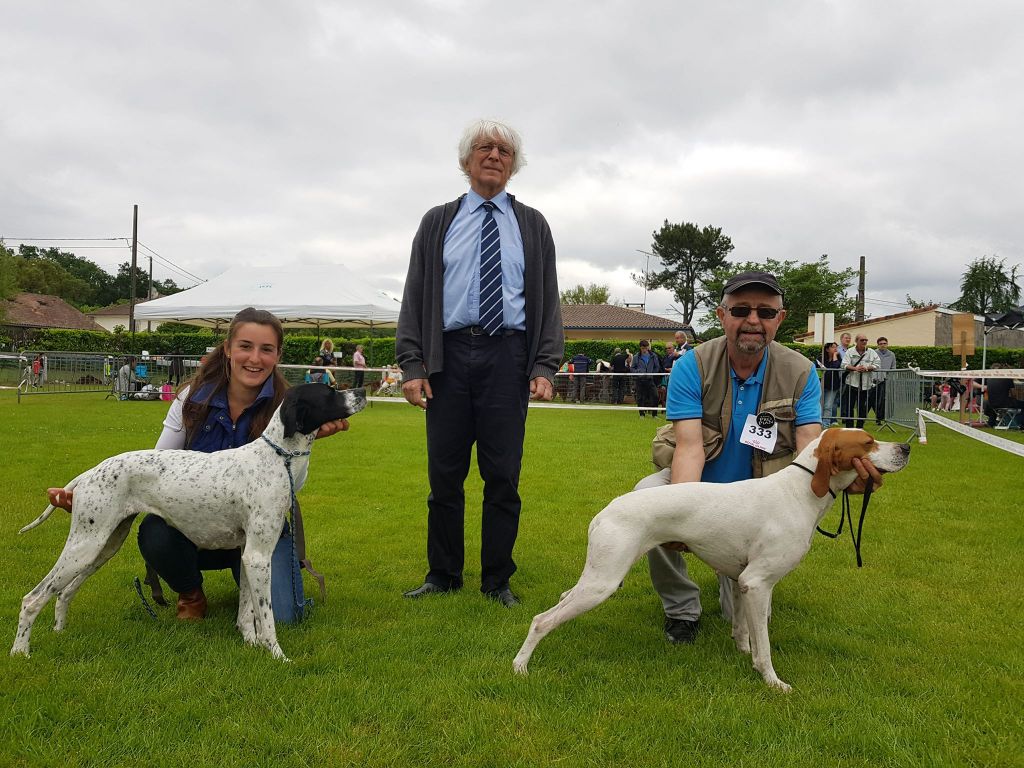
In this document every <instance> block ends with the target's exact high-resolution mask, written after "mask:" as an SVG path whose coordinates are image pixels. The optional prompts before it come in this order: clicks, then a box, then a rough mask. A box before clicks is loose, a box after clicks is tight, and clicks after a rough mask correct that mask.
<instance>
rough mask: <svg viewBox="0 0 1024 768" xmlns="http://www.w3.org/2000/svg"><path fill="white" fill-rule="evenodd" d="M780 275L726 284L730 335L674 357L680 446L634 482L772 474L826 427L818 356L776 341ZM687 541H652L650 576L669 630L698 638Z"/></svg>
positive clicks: (673, 404) (724, 316)
mask: <svg viewBox="0 0 1024 768" xmlns="http://www.w3.org/2000/svg"><path fill="white" fill-rule="evenodd" d="M782 299H783V292H782V288H781V287H780V286H779V283H778V281H777V280H776V279H775V277H774V275H771V274H769V273H767V272H741V273H740V274H738V275H735V276H733V277H732V278H730V279H729V280H728V282H726V284H725V289H724V291H723V293H722V301H721V305H720V306H719V307H718V308H717V310H716V313H717V315H718V320H719V322H720V323H721V324H722V330H723V331H724V332H725V334H724V335H723V336H720V337H719V338H716V339H712V340H711V341H706V342H704V343H703V344H701V345H700V346H699V347H697V348H696V349H694V350H693V352H691V353H690V354H687V355H685V356H684V357H682V358H680V359H679V360H678V361H677V362H676V364H675V369H676V370H675V372H674V373H673V375H672V376H671V378H670V379H669V387H668V402H667V404H666V410H667V416H668V418H669V420H670V421H671V422H672V424H673V428H672V435H673V436H674V438H675V449H674V451H673V452H672V458H671V466H668V467H665V468H663V469H662V470H661V471H660V472H656V473H655V474H653V475H650V476H648V477H646V478H644V479H643V480H641V481H640V482H639V483H637V485H636V489H637V490H639V489H641V488H652V487H655V486H659V485H667V484H669V483H687V482H697V481H702V482H712V483H731V482H733V481H735V480H747V479H749V478H752V477H764V476H765V475H769V474H771V473H773V472H777V471H778V470H780V469H782V468H784V467H786V466H787V465H789V463H790V462H791V461H793V459H794V458H796V455H797V454H798V453H799V452H800V451H801V450H803V448H804V447H805V446H806V445H807V444H808V443H810V442H811V441H812V440H814V438H816V437H817V436H818V434H819V433H820V432H821V385H820V383H819V382H818V377H817V376H816V375H815V374H814V372H813V368H812V365H811V362H810V361H809V360H808V359H807V358H805V357H804V356H803V355H800V354H798V353H797V352H794V351H792V350H790V349H787V348H786V347H784V346H782V345H781V344H778V343H776V342H775V341H774V338H775V334H776V332H777V331H778V330H779V326H780V325H781V324H782V321H783V320H784V319H785V317H786V310H785V309H783V306H782ZM679 549H680V547H679V545H673V544H671V543H670V544H669V545H668V546H661V547H656V548H655V549H652V550H651V551H650V552H649V553H648V556H647V559H648V564H649V566H650V570H651V581H652V583H653V584H654V588H655V589H656V590H657V592H658V594H659V595H660V597H661V601H662V606H663V608H664V610H665V635H666V637H667V638H668V640H669V641H670V642H672V643H692V642H693V641H694V639H695V638H696V636H697V630H698V626H699V619H700V614H701V605H700V590H699V588H698V587H697V585H696V584H695V583H694V582H693V581H692V580H691V579H690V578H689V575H688V574H687V570H686V563H685V561H684V560H683V558H682V556H681V555H680V554H679V551H678V550H679ZM719 596H720V598H721V604H722V613H723V614H724V615H725V617H726V618H727V619H730V620H731V619H732V582H731V581H730V580H729V579H727V578H726V577H724V576H719Z"/></svg>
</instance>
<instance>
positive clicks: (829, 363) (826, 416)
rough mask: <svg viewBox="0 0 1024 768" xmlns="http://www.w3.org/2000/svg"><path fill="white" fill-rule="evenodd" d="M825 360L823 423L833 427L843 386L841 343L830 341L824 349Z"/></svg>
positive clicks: (823, 365)
mask: <svg viewBox="0 0 1024 768" xmlns="http://www.w3.org/2000/svg"><path fill="white" fill-rule="evenodd" d="M824 357H825V362H824V363H823V364H821V365H822V367H823V368H824V369H825V373H824V374H823V375H822V377H821V388H822V391H823V393H824V404H823V405H822V409H821V411H822V423H823V424H824V425H825V426H826V427H831V426H832V425H833V424H835V423H836V421H837V420H836V408H837V407H838V405H839V391H840V389H841V388H842V386H843V371H842V368H843V360H842V358H841V357H839V345H838V344H836V343H835V342H834V341H830V342H829V343H828V344H826V345H825V349H824Z"/></svg>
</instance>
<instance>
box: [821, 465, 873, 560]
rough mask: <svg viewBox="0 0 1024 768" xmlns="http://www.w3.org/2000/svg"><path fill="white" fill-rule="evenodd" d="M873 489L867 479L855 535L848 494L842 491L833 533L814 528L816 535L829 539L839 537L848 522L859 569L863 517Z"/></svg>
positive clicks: (871, 483)
mask: <svg viewBox="0 0 1024 768" xmlns="http://www.w3.org/2000/svg"><path fill="white" fill-rule="evenodd" d="M873 487H874V483H873V482H872V480H871V478H870V477H869V478H868V481H867V484H866V485H865V486H864V502H863V504H862V505H861V508H860V520H858V521H857V533H856V534H855V533H854V532H853V513H852V512H851V511H850V492H849V491H843V509H842V511H841V512H840V513H839V527H838V528H837V529H836V532H835V533H829V532H828V531H826V530H825V529H824V528H822V527H821V526H820V525H818V526H815V527H816V528H817V529H818V533H820V534H822V535H824V536H828V537H829V538H830V539H835V538H838V537H839V534H841V533H842V532H843V523H844V522H845V521H846V520H849V521H850V538H851V539H852V540H853V550H854V552H856V553H857V567H858V568H860V567H861V566H863V565H864V561H863V560H861V556H860V542H861V538H862V536H863V533H864V516H865V515H866V514H867V512H868V500H869V499H870V498H871V489H872V488H873Z"/></svg>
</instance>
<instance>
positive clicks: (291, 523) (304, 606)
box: [260, 435, 313, 621]
mask: <svg viewBox="0 0 1024 768" xmlns="http://www.w3.org/2000/svg"><path fill="white" fill-rule="evenodd" d="M260 437H262V438H263V439H264V440H265V441H266V443H267V445H269V446H270V447H271V448H273V449H274V451H275V452H276V453H277V455H278V456H280V457H281V458H283V459H284V468H285V469H286V470H288V490H289V493H290V494H291V505H290V508H289V510H288V513H289V514H288V532H289V534H290V536H291V540H292V567H290V568H289V569H288V571H289V575H290V576H291V580H292V602H294V603H295V610H296V613H297V614H298V616H299V621H302V620H303V619H305V618H306V616H307V614H308V612H309V610H310V609H311V608H312V607H313V598H311V597H309V598H306V599H305V600H300V599H299V591H298V588H297V586H296V584H295V568H294V566H295V564H296V563H297V562H298V561H299V555H298V553H297V552H296V551H295V509H296V507H297V506H298V499H297V498H296V497H295V477H294V476H293V475H292V460H293V459H297V458H299V457H300V456H309V454H310V451H286V450H285V449H284V448H282V447H281V446H279V445H277V444H276V443H274V441H273V440H271V439H270V438H269V437H267V436H266V435H260ZM299 578H300V579H301V578H302V574H301V571H300V574H299Z"/></svg>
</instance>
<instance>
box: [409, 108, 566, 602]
mask: <svg viewBox="0 0 1024 768" xmlns="http://www.w3.org/2000/svg"><path fill="white" fill-rule="evenodd" d="M524 163H525V160H524V158H523V150H522V140H521V139H520V137H519V134H518V133H516V131H514V130H513V129H512V128H510V127H508V126H507V125H504V124H502V123H498V122H493V121H485V120H480V121H477V122H476V123H474V124H472V125H471V126H469V127H468V128H467V129H466V131H465V132H464V134H463V136H462V140H461V141H460V143H459V165H460V166H461V168H462V170H463V172H464V174H465V175H466V177H467V179H468V180H469V186H470V189H469V192H468V193H467V194H464V195H462V196H461V197H459V198H458V199H457V200H454V201H453V202H450V203H446V204H444V205H439V206H437V207H435V208H432V209H431V210H429V211H428V212H427V213H426V215H425V216H424V217H423V220H422V221H421V223H420V227H419V230H418V231H417V232H416V236H415V237H414V239H413V244H412V254H411V257H410V260H409V271H408V275H407V277H406V281H405V295H404V298H403V300H402V308H401V310H400V312H399V318H398V332H397V337H396V340H395V349H396V353H397V357H398V362H399V364H400V365H401V366H402V372H403V374H404V377H405V381H404V383H403V384H402V394H403V395H404V396H405V399H406V400H408V401H409V402H410V403H411V404H413V405H415V406H418V407H420V408H423V409H424V410H426V430H427V474H428V477H429V481H430V495H429V496H428V497H427V509H428V514H427V562H428V565H429V570H428V572H427V575H426V578H425V580H424V582H423V584H422V585H421V586H419V587H417V588H416V589H410V590H408V591H407V592H405V597H408V598H421V597H423V596H425V595H431V594H437V593H442V592H450V591H452V590H457V589H460V588H461V587H462V583H463V577H462V571H463V563H464V560H465V542H464V518H465V491H464V487H463V486H464V483H465V480H466V475H467V473H468V472H469V465H470V458H471V455H472V450H473V444H474V443H476V449H477V463H478V465H479V469H480V476H481V478H482V479H483V482H484V491H483V521H482V533H481V547H480V561H481V573H480V581H481V586H480V591H481V592H483V593H484V594H485V595H486V596H487V597H489V598H491V599H493V600H496V601H497V602H499V603H501V604H502V605H504V606H506V607H512V606H514V605H517V604H518V603H519V599H518V598H517V597H516V595H515V593H513V592H512V589H511V587H510V585H509V579H510V577H511V576H512V574H513V573H515V571H516V564H515V562H514V561H513V559H512V550H513V547H514V545H515V541H516V536H517V534H518V531H519V513H520V508H521V506H522V502H521V500H520V496H519V473H520V468H521V464H522V454H523V439H524V436H525V434H526V412H527V404H528V402H529V399H530V398H531V397H533V398H537V399H540V400H550V399H551V397H552V393H553V379H554V374H555V371H556V370H557V369H558V364H559V361H560V360H561V359H562V352H563V349H564V337H563V333H562V313H561V304H560V301H559V295H558V278H557V270H556V265H555V243H554V240H553V239H552V237H551V230H550V228H549V227H548V223H547V221H546V220H545V219H544V216H543V215H542V214H541V213H540V211H537V210H536V209H534V208H530V207H528V206H526V205H523V204H522V203H521V202H519V201H518V200H516V199H515V198H514V197H513V196H512V195H510V194H508V193H507V192H506V191H505V186H506V185H507V184H508V181H509V179H510V178H511V177H512V176H513V175H514V174H515V173H516V172H517V171H518V170H519V169H520V168H521V167H522V166H523V164H524Z"/></svg>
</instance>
